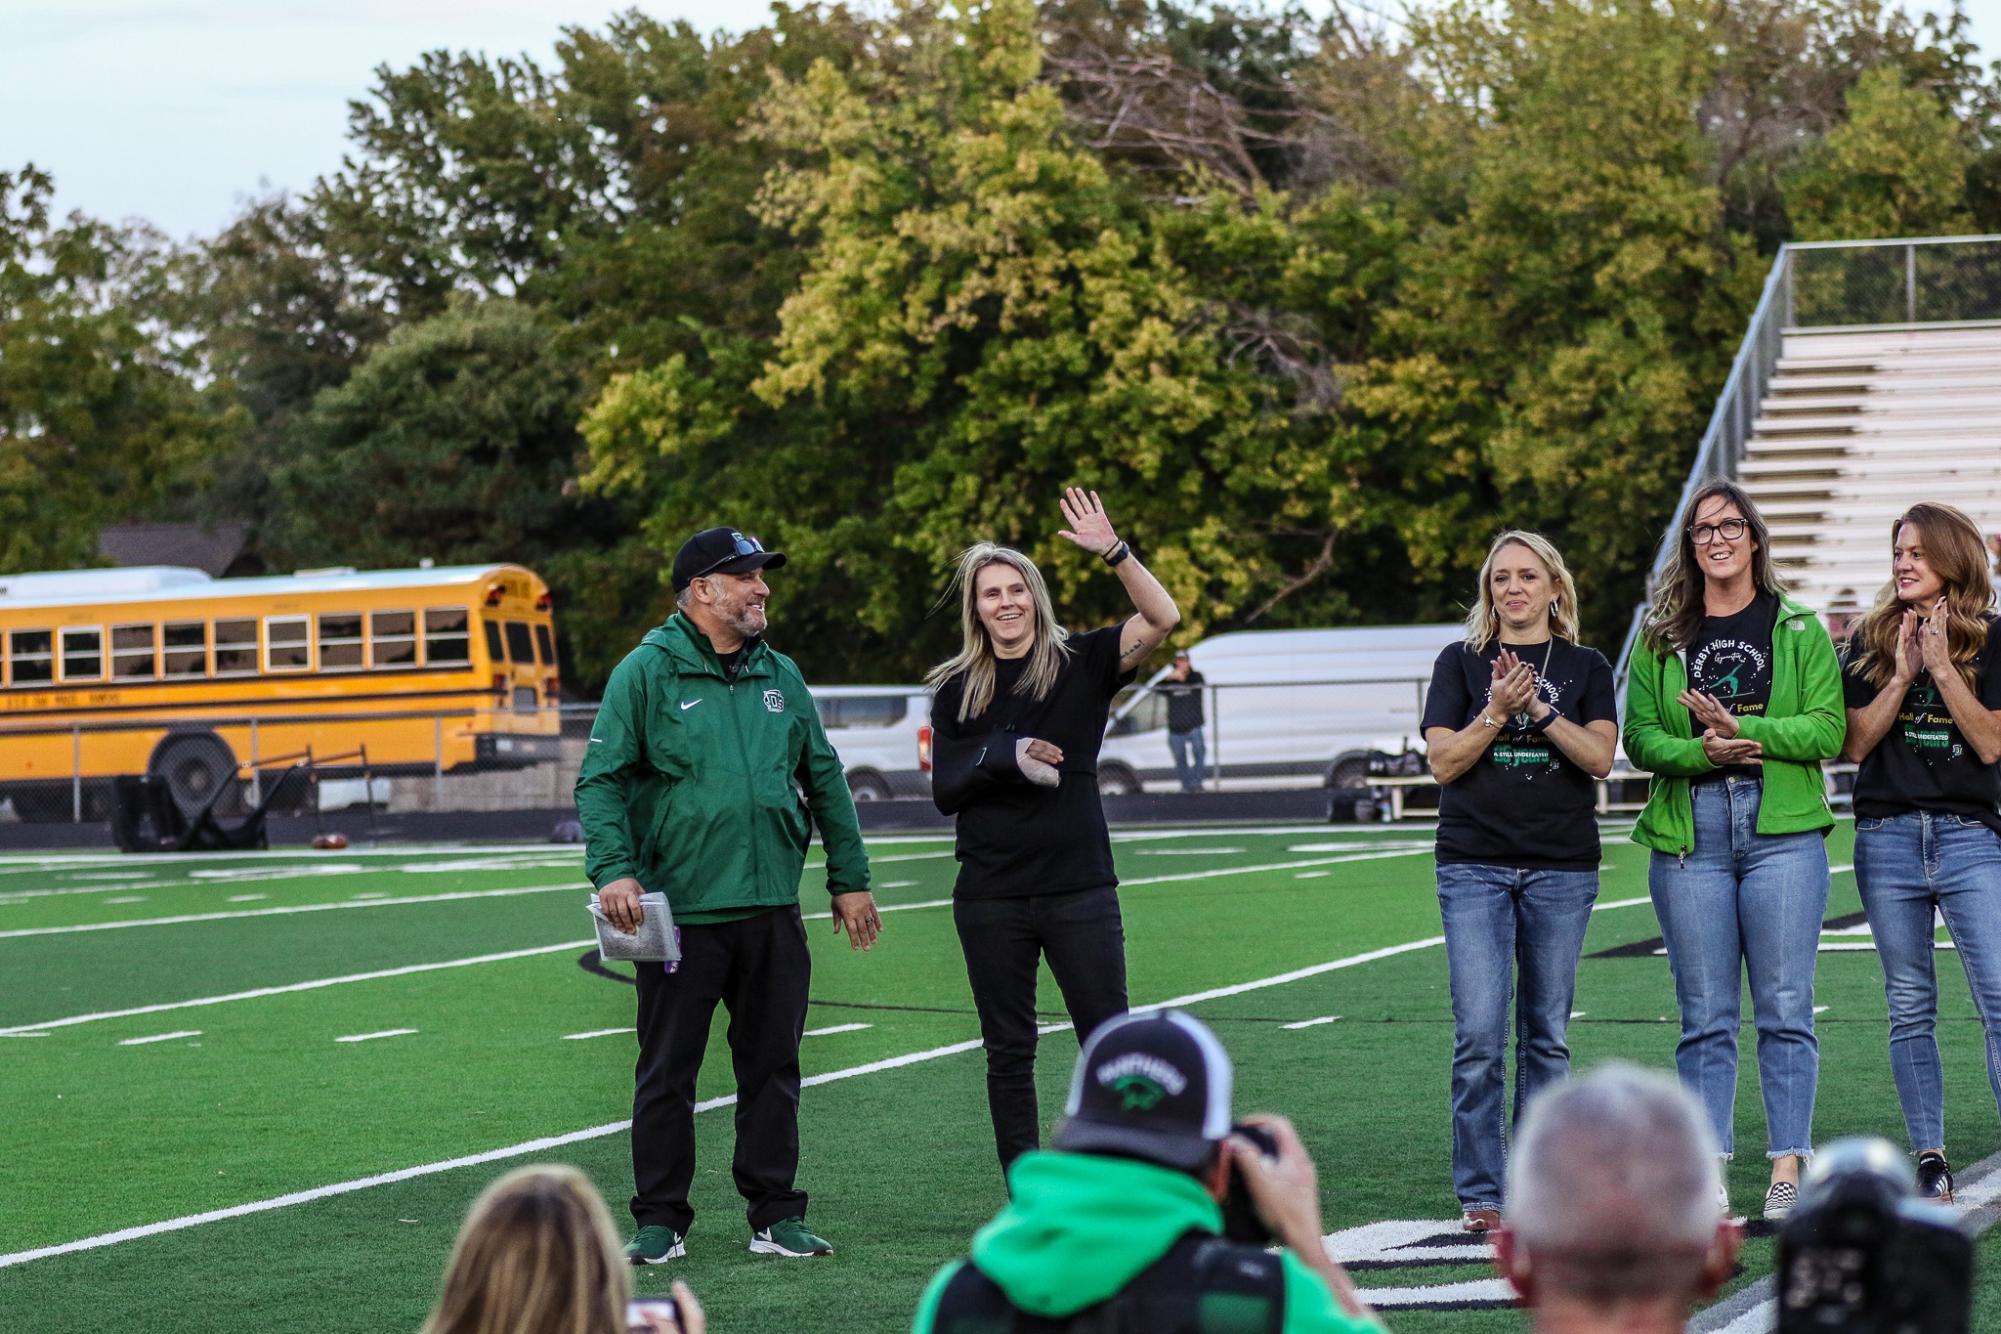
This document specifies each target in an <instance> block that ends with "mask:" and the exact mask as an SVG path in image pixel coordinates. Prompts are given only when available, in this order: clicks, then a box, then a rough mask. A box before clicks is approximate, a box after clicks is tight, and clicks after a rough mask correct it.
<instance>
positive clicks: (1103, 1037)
mask: <svg viewBox="0 0 2001 1334" xmlns="http://www.w3.org/2000/svg"><path fill="white" fill-rule="evenodd" d="M1231 1082H1232V1076H1231V1072H1230V1056H1229V1053H1228V1052H1226V1051H1224V1050H1223V1044H1222V1043H1221V1042H1218V1041H1217V1040H1216V1035H1215V1034H1214V1033H1212V1032H1210V1031H1209V1026H1208V1025H1207V1024H1204V1023H1203V1022H1202V1021H1201V1020H1200V1019H1197V1018H1196V1017H1195V1016H1193V1015H1191V1014H1184V1013H1182V1012H1181V1011H1179V1010H1168V1011H1165V1012H1164V1013H1158V1014H1122V1015H1120V1016H1118V1017H1117V1018H1115V1019H1107V1020H1106V1021H1105V1022H1104V1023H1102V1024H1100V1025H1098V1027H1097V1030H1096V1031H1095V1032H1093V1033H1092V1034H1091V1036H1090V1037H1089V1038H1088V1039H1086V1040H1085V1042H1084V1050H1083V1051H1082V1052H1080V1053H1079V1054H1078V1056H1077V1071H1076V1074H1075V1075H1073V1076H1072V1077H1071V1080H1070V1101H1069V1102H1068V1103H1067V1104H1066V1105H1065V1106H1064V1109H1063V1116H1064V1120H1063V1123H1062V1124H1061V1125H1060V1126H1058V1127H1057V1128H1056V1147H1057V1148H1059V1149H1069V1150H1072V1151H1077V1152H1084V1153H1106V1154H1116V1155H1118V1156H1119V1157H1123V1158H1139V1159H1143V1160H1145V1161H1146V1162H1150V1163H1158V1164H1159V1165H1161V1166H1162V1167H1172V1168H1175V1169H1177V1170H1179V1171H1183V1172H1189V1173H1195V1172H1200V1171H1202V1170H1203V1169H1204V1168H1206V1167H1207V1166H1208V1165H1209V1163H1210V1162H1211V1161H1212V1160H1213V1159H1214V1157H1215V1154H1216V1146H1217V1145H1218V1144H1220V1143H1221V1142H1222V1141H1223V1139H1224V1138H1225V1137H1227V1136H1228V1135H1229V1133H1230V1085H1231Z"/></svg>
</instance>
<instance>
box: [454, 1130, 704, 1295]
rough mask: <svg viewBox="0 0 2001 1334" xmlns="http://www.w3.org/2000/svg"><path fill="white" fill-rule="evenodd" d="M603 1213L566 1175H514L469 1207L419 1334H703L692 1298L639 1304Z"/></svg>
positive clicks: (543, 1170) (681, 1287)
mask: <svg viewBox="0 0 2001 1334" xmlns="http://www.w3.org/2000/svg"><path fill="white" fill-rule="evenodd" d="M631 1299H632V1266H631V1264H630V1263H629V1262H628V1261H627V1260H626V1258H625V1255H624V1252H623V1250H622V1248H621V1247H620V1244H619V1240H618V1233H617V1232H616V1231H614V1230H613V1228H612V1222H611V1211H610V1210H608V1209H606V1208H605V1203H604V1200H603V1199H602V1198H600V1197H599V1195H598V1193H597V1191H596V1190H595V1189H594V1188H593V1187H592V1186H591V1183H590V1182H589V1181H588V1180H586V1179H585V1178H584V1174H583V1173H581V1172H579V1171H577V1169H576V1168H574V1167H560V1166H553V1165H541V1166H535V1167H523V1168H517V1169H516V1170H515V1171H512V1172H509V1173H508V1174H507V1175H506V1176H504V1177H502V1178H500V1180H498V1181H496V1182H494V1183H493V1184H492V1185H491V1186H488V1187H487V1188H486V1190H485V1192H484V1193H482V1194H481V1195H480V1197H479V1199H477V1200H475V1201H474V1202H473V1206H472V1209H471V1211H470V1212H468V1213H467V1214H466V1221H465V1223H464V1225H463V1226H461V1227H460V1228H459V1237H458V1240H457V1241H456V1242H455V1243H453V1246H452V1258H451V1262H450V1263H449V1264H447V1265H446V1266H445V1282H444V1290H443V1291H442V1292H441V1293H439V1295H438V1304H437V1306H436V1307H435V1308H433V1309H432V1311H431V1315H430V1318H429V1319H428V1320H426V1321H425V1322H424V1328H423V1331H422V1334H630V1331H635V1330H646V1331H651V1334H706V1331H707V1329H708V1322H707V1320H706V1319H705V1318H704V1316H703V1314H702V1308H701V1306H700V1304H699V1303H697V1302H696V1301H695V1294H694V1293H692V1292H690V1291H689V1290H688V1285H687V1284H685V1283H679V1282H677V1283H675V1284H674V1297H673V1302H672V1308H674V1309H677V1310H678V1313H679V1318H678V1319H676V1316H675V1315H674V1314H673V1313H671V1312H670V1307H669V1303H668V1302H666V1301H664V1300H662V1299H659V1298H645V1299H642V1301H641V1304H640V1305H639V1306H638V1307H637V1308H636V1309H634V1310H633V1311H632V1320H631V1321H630V1322H629V1321H628V1318H627V1311H628V1307H627V1303H628V1302H630V1301H631Z"/></svg>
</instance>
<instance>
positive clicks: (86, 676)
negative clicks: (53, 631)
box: [63, 625, 104, 681]
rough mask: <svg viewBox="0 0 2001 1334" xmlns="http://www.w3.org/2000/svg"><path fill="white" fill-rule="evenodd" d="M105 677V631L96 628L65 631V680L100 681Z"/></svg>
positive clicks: (89, 627) (86, 627)
mask: <svg viewBox="0 0 2001 1334" xmlns="http://www.w3.org/2000/svg"><path fill="white" fill-rule="evenodd" d="M103 677H104V631H102V630H100V629H98V628H97V627H96V626H94V625H91V626H85V627H83V628H81V629H76V628H71V629H65V630H64V631H63V680H65V681H98V680H102V679H103Z"/></svg>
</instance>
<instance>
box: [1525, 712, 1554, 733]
mask: <svg viewBox="0 0 2001 1334" xmlns="http://www.w3.org/2000/svg"><path fill="white" fill-rule="evenodd" d="M1555 721H1556V710H1555V709H1554V708H1551V709H1550V711H1549V712H1548V713H1545V714H1544V715H1543V716H1542V721H1541V722H1539V723H1530V724H1529V725H1528V735H1529V736H1541V735H1542V734H1543V733H1544V732H1547V731H1548V730H1549V729H1550V724H1552V723H1554V722H1555Z"/></svg>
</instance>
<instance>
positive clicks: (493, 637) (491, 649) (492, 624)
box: [481, 621, 507, 662]
mask: <svg viewBox="0 0 2001 1334" xmlns="http://www.w3.org/2000/svg"><path fill="white" fill-rule="evenodd" d="M481 624H483V625H485V626H486V656H487V657H488V658H490V659H492V660H493V661H494V662H506V661H507V650H506V649H504V648H502V647H501V646H500V623H499V622H498V621H483V622H481Z"/></svg>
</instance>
